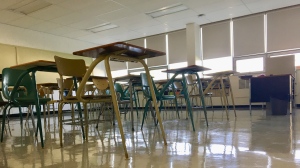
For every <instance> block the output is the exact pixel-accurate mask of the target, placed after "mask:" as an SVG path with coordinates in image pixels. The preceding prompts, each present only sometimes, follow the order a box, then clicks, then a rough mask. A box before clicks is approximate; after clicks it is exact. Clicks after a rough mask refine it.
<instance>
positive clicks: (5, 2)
mask: <svg viewBox="0 0 300 168" xmlns="http://www.w3.org/2000/svg"><path fill="white" fill-rule="evenodd" d="M20 1H22V0H2V1H1V3H0V9H6V8H7V7H9V6H11V5H13V4H16V3H18V2H20Z"/></svg>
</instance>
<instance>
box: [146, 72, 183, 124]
mask: <svg viewBox="0 0 300 168" xmlns="http://www.w3.org/2000/svg"><path fill="white" fill-rule="evenodd" d="M140 76H141V80H142V89H143V94H144V96H145V98H146V99H147V101H146V104H145V109H144V114H143V120H142V126H141V129H143V125H144V120H145V117H146V115H147V112H148V108H149V107H152V106H151V102H152V96H151V93H150V91H149V86H150V84H149V83H148V80H147V76H146V73H141V74H140ZM152 85H153V87H154V92H155V95H156V100H157V101H158V102H160V107H159V111H161V109H162V106H163V101H164V100H173V101H175V95H164V90H160V91H158V89H157V88H156V86H155V84H154V82H153V79H152ZM176 112H177V114H178V116H179V113H178V105H177V103H176ZM152 115H153V117H154V114H153V113H152ZM154 122H155V125H157V122H156V121H155V119H154Z"/></svg>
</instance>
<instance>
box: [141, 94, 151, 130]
mask: <svg viewBox="0 0 300 168" xmlns="http://www.w3.org/2000/svg"><path fill="white" fill-rule="evenodd" d="M150 102H151V100H150V99H149V100H148V101H147V102H146V104H145V109H144V114H143V120H142V126H141V129H143V125H144V120H145V117H146V114H147V112H148V106H149V103H150Z"/></svg>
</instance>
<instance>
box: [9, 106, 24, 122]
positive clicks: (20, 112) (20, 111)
mask: <svg viewBox="0 0 300 168" xmlns="http://www.w3.org/2000/svg"><path fill="white" fill-rule="evenodd" d="M9 110H10V109H9ZM19 117H20V124H21V125H23V116H22V109H21V107H20V106H19Z"/></svg>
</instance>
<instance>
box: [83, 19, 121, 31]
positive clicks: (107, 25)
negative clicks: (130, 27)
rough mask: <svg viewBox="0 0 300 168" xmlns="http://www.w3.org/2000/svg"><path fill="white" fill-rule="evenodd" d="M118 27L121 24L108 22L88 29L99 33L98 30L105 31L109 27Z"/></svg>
mask: <svg viewBox="0 0 300 168" xmlns="http://www.w3.org/2000/svg"><path fill="white" fill-rule="evenodd" d="M117 27H119V26H118V25H115V24H111V23H109V22H108V23H103V24H101V25H98V26H94V27H91V28H88V29H86V30H87V31H91V32H93V33H97V32H101V31H105V30H109V29H114V28H117Z"/></svg>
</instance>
